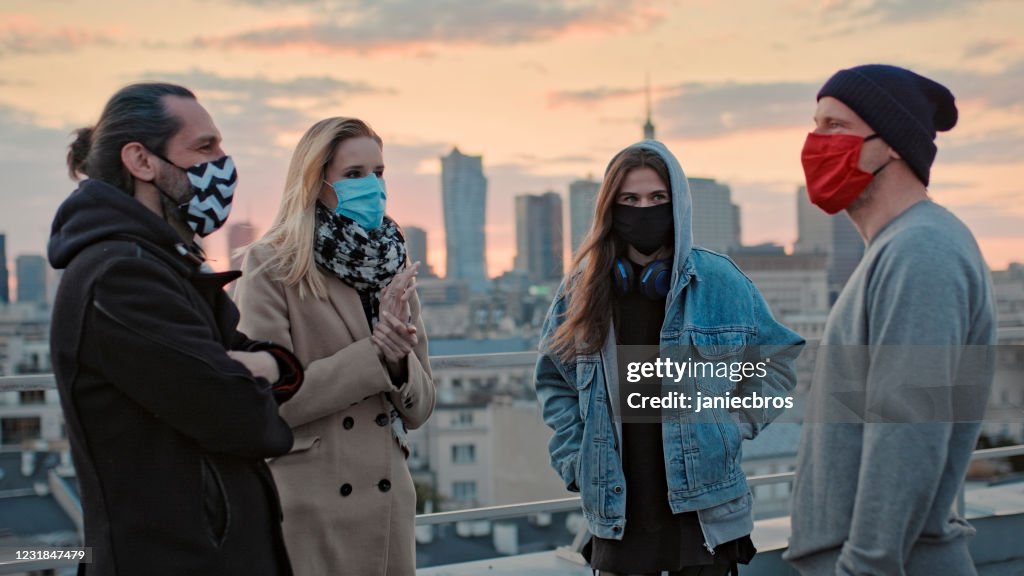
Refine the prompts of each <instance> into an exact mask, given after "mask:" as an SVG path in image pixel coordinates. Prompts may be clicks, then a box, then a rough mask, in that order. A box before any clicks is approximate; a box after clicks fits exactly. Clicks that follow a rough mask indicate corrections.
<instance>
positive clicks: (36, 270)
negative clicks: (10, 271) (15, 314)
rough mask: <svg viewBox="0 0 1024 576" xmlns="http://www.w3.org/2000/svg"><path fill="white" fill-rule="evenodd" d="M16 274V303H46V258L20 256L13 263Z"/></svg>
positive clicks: (27, 255)
mask: <svg viewBox="0 0 1024 576" xmlns="http://www.w3.org/2000/svg"><path fill="white" fill-rule="evenodd" d="M15 267H16V268H17V274H18V302H38V303H45V302H46V258H43V257H42V256H40V255H38V254H22V255H20V256H18V258H17V260H16V261H15Z"/></svg>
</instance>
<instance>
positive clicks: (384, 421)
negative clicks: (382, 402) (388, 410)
mask: <svg viewBox="0 0 1024 576" xmlns="http://www.w3.org/2000/svg"><path fill="white" fill-rule="evenodd" d="M390 421H391V419H390V418H388V415H387V414H377V426H387V425H388V422H390Z"/></svg>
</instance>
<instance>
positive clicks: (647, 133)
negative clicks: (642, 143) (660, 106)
mask: <svg viewBox="0 0 1024 576" xmlns="http://www.w3.org/2000/svg"><path fill="white" fill-rule="evenodd" d="M644 140H654V123H653V122H651V73H650V72H648V73H647V122H645V123H644Z"/></svg>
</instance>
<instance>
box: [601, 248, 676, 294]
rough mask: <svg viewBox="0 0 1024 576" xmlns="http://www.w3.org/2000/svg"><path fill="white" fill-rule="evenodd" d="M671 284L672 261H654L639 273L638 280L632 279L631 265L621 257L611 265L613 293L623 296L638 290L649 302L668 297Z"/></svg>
mask: <svg viewBox="0 0 1024 576" xmlns="http://www.w3.org/2000/svg"><path fill="white" fill-rule="evenodd" d="M671 284H672V259H671V258H665V259H663V260H655V261H653V262H651V263H650V264H648V265H647V266H644V269H643V270H641V271H640V278H639V280H638V279H636V278H634V273H633V264H632V263H631V262H630V261H629V260H628V259H627V258H624V257H622V256H619V257H617V258H616V259H615V262H613V263H612V285H613V286H614V288H615V293H616V294H618V295H620V296H623V295H625V294H629V293H630V292H632V291H633V290H639V291H640V293H641V294H643V295H644V296H645V297H646V298H648V299H650V300H661V299H662V298H664V297H666V296H668V290H669V288H670V286H671Z"/></svg>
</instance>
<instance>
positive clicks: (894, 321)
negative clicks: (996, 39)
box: [785, 200, 996, 576]
mask: <svg viewBox="0 0 1024 576" xmlns="http://www.w3.org/2000/svg"><path fill="white" fill-rule="evenodd" d="M995 337H996V321H995V310H994V306H993V298H992V292H991V284H990V279H989V272H988V268H987V267H986V265H985V262H984V260H983V259H982V256H981V253H980V251H979V249H978V246H977V243H976V242H975V241H974V237H973V236H972V235H971V232H970V231H969V230H968V229H967V227H966V226H965V225H964V224H963V223H962V222H960V220H958V219H957V218H956V217H955V216H953V214H951V213H950V212H949V211H947V210H946V209H945V208H942V207H941V206H938V205H936V204H935V203H933V202H931V201H927V200H926V201H922V202H919V203H917V204H915V205H913V206H912V207H910V208H909V209H907V210H906V211H905V212H903V213H902V214H900V215H899V216H897V217H896V218H895V219H893V220H892V221H891V222H890V223H889V224H888V225H886V226H885V227H884V228H883V229H882V230H881V231H879V233H878V234H877V235H876V236H875V238H873V239H872V241H871V242H870V243H869V244H868V246H867V248H866V250H865V253H864V257H863V259H862V260H861V262H860V264H859V265H858V266H857V269H856V270H855V271H854V272H853V275H852V276H851V277H850V280H849V282H848V283H847V284H846V286H845V287H844V289H843V291H842V293H841V294H840V296H839V299H838V300H837V302H836V304H835V306H834V307H833V309H832V313H831V314H830V315H829V319H828V323H827V325H826V327H825V334H824V336H823V337H822V348H821V349H820V350H819V357H818V363H817V366H816V372H815V378H814V380H813V383H812V387H811V393H810V396H809V398H808V404H807V412H806V414H805V417H806V420H805V423H804V426H803V432H802V437H801V441H800V451H799V455H798V458H797V469H796V473H797V477H796V484H795V487H794V492H793V514H792V537H791V539H790V544H789V550H788V551H787V552H786V554H785V558H786V559H787V560H789V561H790V562H791V563H792V564H793V565H794V566H795V567H796V568H797V569H798V570H800V571H801V572H802V573H804V574H843V575H846V574H878V575H883V574H884V575H886V576H892V575H902V574H958V575H959V574H973V573H974V567H973V565H972V564H971V559H970V556H969V554H968V552H967V548H966V538H965V537H966V536H969V535H972V534H973V528H971V527H970V526H969V525H968V524H967V523H966V522H965V521H964V520H963V519H961V518H959V517H958V516H957V515H956V514H955V512H954V511H953V504H954V502H955V499H956V496H957V492H958V491H959V488H960V486H961V485H962V483H963V480H964V476H965V474H966V469H967V465H968V462H969V459H970V455H971V452H972V451H973V449H974V447H975V443H976V441H977V437H978V432H979V430H980V423H979V422H978V420H980V417H981V416H980V411H981V410H983V409H984V405H985V403H986V402H987V398H988V394H989V391H990V389H991V379H992V364H991V363H990V360H991V356H990V354H991V352H992V348H991V347H990V346H989V345H991V344H994V343H995ZM971 407H973V408H971ZM968 420H973V421H968Z"/></svg>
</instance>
